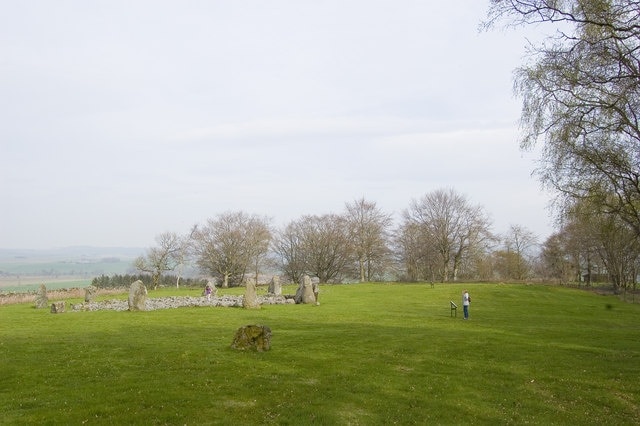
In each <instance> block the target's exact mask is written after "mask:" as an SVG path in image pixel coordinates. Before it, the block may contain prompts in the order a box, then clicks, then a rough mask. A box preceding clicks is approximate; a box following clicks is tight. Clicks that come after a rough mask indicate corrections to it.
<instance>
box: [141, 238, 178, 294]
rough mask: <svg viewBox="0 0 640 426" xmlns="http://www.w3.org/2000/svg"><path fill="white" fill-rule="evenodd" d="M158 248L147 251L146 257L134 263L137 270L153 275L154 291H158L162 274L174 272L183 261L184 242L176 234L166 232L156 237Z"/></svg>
mask: <svg viewBox="0 0 640 426" xmlns="http://www.w3.org/2000/svg"><path fill="white" fill-rule="evenodd" d="M156 243H157V244H158V245H157V246H156V247H152V248H150V249H149V250H147V253H146V255H145V256H140V257H138V258H137V259H136V260H135V261H134V265H135V267H136V269H137V270H139V271H141V272H147V273H150V274H151V279H152V285H153V289H154V290H155V289H157V288H158V285H159V283H160V278H161V277H162V274H163V273H164V272H166V271H173V270H174V269H175V268H176V267H177V266H178V265H179V264H180V262H181V261H182V257H181V255H182V253H183V250H184V241H183V240H182V239H181V238H180V237H178V235H177V234H176V233H175V232H165V233H162V234H160V235H158V236H157V237H156Z"/></svg>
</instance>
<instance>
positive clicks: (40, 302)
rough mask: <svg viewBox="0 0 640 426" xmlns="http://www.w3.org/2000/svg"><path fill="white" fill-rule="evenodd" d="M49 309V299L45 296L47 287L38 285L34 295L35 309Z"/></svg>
mask: <svg viewBox="0 0 640 426" xmlns="http://www.w3.org/2000/svg"><path fill="white" fill-rule="evenodd" d="M48 307H49V297H48V296H47V287H45V286H44V284H40V287H39V288H38V293H36V309H45V308H48Z"/></svg>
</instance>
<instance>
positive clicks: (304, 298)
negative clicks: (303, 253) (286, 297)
mask: <svg viewBox="0 0 640 426" xmlns="http://www.w3.org/2000/svg"><path fill="white" fill-rule="evenodd" d="M294 300H295V301H296V303H316V297H315V295H314V294H313V286H312V284H311V278H310V277H309V275H305V276H303V277H302V282H301V283H300V286H299V287H298V290H296V295H295V296H294Z"/></svg>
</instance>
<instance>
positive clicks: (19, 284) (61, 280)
mask: <svg viewBox="0 0 640 426" xmlns="http://www.w3.org/2000/svg"><path fill="white" fill-rule="evenodd" d="M92 279H93V278H91V279H85V278H78V277H58V278H52V277H49V276H27V277H24V278H20V279H16V278H0V292H29V291H35V290H37V289H38V287H40V284H44V285H45V286H46V287H47V289H51V290H53V289H60V288H83V287H86V286H88V285H90V284H91V280H92Z"/></svg>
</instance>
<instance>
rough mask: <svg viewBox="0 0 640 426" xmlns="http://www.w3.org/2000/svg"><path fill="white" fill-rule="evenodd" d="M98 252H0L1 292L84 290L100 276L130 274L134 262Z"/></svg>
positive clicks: (129, 258)
mask: <svg viewBox="0 0 640 426" xmlns="http://www.w3.org/2000/svg"><path fill="white" fill-rule="evenodd" d="M96 250H97V249H87V252H88V253H89V254H90V255H85V254H82V251H77V252H75V251H70V250H61V251H60V252H57V251H54V252H46V253H42V252H37V251H34V252H27V253H20V252H18V253H11V252H7V251H3V252H0V254H1V255H2V256H0V291H2V292H9V291H11V292H28V291H33V290H35V289H37V288H38V286H39V285H40V284H44V285H46V286H47V288H50V289H59V288H70V287H86V286H87V285H89V284H91V280H92V279H93V278H94V277H98V276H100V275H103V274H104V275H114V274H126V273H129V272H133V271H134V269H133V265H132V264H133V258H132V257H131V255H130V254H127V256H124V257H118V256H110V255H108V252H106V251H105V254H101V253H100V252H99V251H96Z"/></svg>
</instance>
